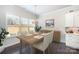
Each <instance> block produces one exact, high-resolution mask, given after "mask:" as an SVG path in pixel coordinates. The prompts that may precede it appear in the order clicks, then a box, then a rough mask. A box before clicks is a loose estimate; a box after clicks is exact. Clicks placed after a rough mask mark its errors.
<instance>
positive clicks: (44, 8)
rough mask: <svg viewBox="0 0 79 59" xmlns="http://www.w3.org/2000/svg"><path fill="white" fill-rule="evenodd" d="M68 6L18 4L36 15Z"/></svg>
mask: <svg viewBox="0 0 79 59" xmlns="http://www.w3.org/2000/svg"><path fill="white" fill-rule="evenodd" d="M68 6H69V5H20V7H22V8H25V9H26V10H27V11H30V12H32V13H34V14H36V15H41V14H44V13H47V12H51V11H55V10H58V9H61V8H65V7H68Z"/></svg>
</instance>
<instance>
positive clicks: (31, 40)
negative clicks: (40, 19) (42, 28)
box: [17, 33, 44, 45]
mask: <svg viewBox="0 0 79 59" xmlns="http://www.w3.org/2000/svg"><path fill="white" fill-rule="evenodd" d="M41 34H42V33H33V34H32V35H30V34H29V35H20V36H17V38H18V39H20V40H23V41H24V42H26V43H27V44H31V45H32V44H35V43H38V42H41V41H43V38H44V36H43V35H41ZM38 37H39V38H38Z"/></svg>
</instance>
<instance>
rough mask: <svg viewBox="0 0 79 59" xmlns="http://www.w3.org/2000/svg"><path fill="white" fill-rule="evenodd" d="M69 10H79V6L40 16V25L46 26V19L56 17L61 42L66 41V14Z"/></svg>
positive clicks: (55, 27)
mask: <svg viewBox="0 0 79 59" xmlns="http://www.w3.org/2000/svg"><path fill="white" fill-rule="evenodd" d="M69 10H74V11H78V10H79V6H70V7H66V8H63V9H59V10H56V11H51V12H48V13H45V14H43V15H41V16H40V17H39V19H38V21H39V25H41V26H42V27H43V28H44V27H45V20H46V19H55V26H54V29H55V30H58V31H61V42H65V14H66V13H68V12H69Z"/></svg>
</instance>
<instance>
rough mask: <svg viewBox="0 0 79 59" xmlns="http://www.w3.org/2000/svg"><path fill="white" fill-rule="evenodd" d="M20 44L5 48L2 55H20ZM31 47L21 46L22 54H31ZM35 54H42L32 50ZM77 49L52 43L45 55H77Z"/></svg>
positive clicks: (78, 51)
mask: <svg viewBox="0 0 79 59" xmlns="http://www.w3.org/2000/svg"><path fill="white" fill-rule="evenodd" d="M19 51H20V44H18V45H16V46H13V47H9V48H6V49H5V50H4V51H3V52H2V54H20V53H19ZM32 51H33V50H32V47H31V46H28V45H23V50H22V54H32ZM34 53H35V54H42V52H41V51H39V50H37V49H35V48H34ZM78 53H79V50H78V49H72V48H70V47H67V46H66V45H65V44H64V43H56V42H53V43H52V44H51V45H50V46H49V48H48V49H47V50H46V54H78Z"/></svg>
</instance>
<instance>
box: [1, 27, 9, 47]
mask: <svg viewBox="0 0 79 59" xmlns="http://www.w3.org/2000/svg"><path fill="white" fill-rule="evenodd" d="M8 34H9V32H7V31H6V29H5V28H1V29H0V46H2V45H3V44H2V40H4V39H5V38H6V35H8Z"/></svg>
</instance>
